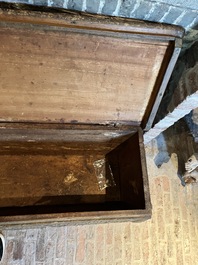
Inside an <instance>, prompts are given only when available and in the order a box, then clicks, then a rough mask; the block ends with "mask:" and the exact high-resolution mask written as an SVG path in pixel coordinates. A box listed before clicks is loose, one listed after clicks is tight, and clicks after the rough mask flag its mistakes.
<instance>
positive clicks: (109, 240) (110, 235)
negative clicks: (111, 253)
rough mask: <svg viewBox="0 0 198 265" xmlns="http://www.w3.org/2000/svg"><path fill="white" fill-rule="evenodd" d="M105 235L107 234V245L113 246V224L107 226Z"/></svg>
mask: <svg viewBox="0 0 198 265" xmlns="http://www.w3.org/2000/svg"><path fill="white" fill-rule="evenodd" d="M105 234H106V244H107V245H109V244H110V245H111V244H113V237H114V233H113V225H112V224H107V225H106V227H105Z"/></svg>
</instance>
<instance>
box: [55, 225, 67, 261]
mask: <svg viewBox="0 0 198 265" xmlns="http://www.w3.org/2000/svg"><path fill="white" fill-rule="evenodd" d="M65 230H66V229H65V227H59V229H58V230H57V240H56V258H65V248H66V231H65Z"/></svg>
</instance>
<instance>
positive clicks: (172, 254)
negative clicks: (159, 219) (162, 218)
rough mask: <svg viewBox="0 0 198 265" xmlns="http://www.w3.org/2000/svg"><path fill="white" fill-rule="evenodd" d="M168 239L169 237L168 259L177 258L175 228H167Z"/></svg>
mask: <svg viewBox="0 0 198 265" xmlns="http://www.w3.org/2000/svg"><path fill="white" fill-rule="evenodd" d="M166 237H167V257H168V258H170V259H171V258H172V259H174V258H175V255H176V251H175V240H174V238H175V237H174V228H173V226H166Z"/></svg>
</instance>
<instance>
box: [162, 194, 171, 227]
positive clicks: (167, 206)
mask: <svg viewBox="0 0 198 265" xmlns="http://www.w3.org/2000/svg"><path fill="white" fill-rule="evenodd" d="M163 198H164V217H165V223H166V224H172V223H173V209H172V203H171V197H170V194H164V195H163Z"/></svg>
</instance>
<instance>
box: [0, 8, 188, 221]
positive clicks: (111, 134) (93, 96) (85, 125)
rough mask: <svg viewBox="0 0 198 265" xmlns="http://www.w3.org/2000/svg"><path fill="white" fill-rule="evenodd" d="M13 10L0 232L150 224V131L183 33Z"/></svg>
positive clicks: (1, 127)
mask: <svg viewBox="0 0 198 265" xmlns="http://www.w3.org/2000/svg"><path fill="white" fill-rule="evenodd" d="M9 7H10V8H9V9H8V8H6V7H5V6H4V7H3V8H2V9H1V10H0V58H1V59H0V95H1V96H0V163H1V167H0V184H1V188H0V223H1V224H3V223H6V224H7V223H31V222H32V223H35V222H49V221H76V222H79V221H98V220H103V221H105V220H106V221H108V220H109V221H111V220H112V221H115V220H119V221H124V220H131V221H139V220H145V219H147V218H150V216H151V203H150V195H149V185H148V177H147V170H146V161H145V154H144V146H143V138H142V134H143V133H142V130H144V129H149V128H150V127H151V126H152V123H153V119H154V117H155V114H156V111H157V109H158V106H159V103H160V100H161V98H162V96H163V93H164V90H165V88H166V85H167V82H168V79H169V77H170V74H171V72H172V69H173V67H174V64H175V62H176V60H177V57H178V54H179V51H180V48H181V38H182V35H183V30H182V29H181V28H180V27H176V26H170V25H162V24H154V23H145V22H143V21H136V20H131V19H122V18H113V17H112V18H111V17H104V16H96V15H85V14H77V13H73V12H63V13H59V12H55V10H53V9H48V10H43V11H42V12H40V11H38V10H15V9H14V8H13V7H12V6H9ZM28 8H30V7H27V6H26V8H25V9H28ZM32 8H34V9H35V7H32Z"/></svg>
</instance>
